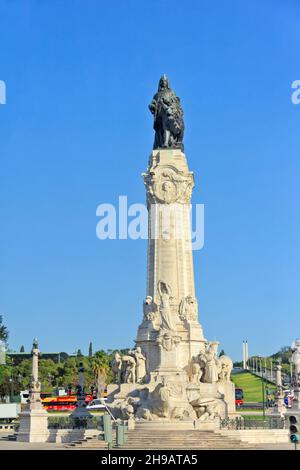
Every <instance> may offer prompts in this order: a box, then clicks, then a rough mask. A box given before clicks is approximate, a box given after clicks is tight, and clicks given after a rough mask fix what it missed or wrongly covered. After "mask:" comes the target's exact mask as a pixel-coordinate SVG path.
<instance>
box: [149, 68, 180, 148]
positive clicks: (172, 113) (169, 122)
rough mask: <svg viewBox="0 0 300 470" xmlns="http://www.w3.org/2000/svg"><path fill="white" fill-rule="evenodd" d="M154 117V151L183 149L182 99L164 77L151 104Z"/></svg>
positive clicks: (164, 76) (150, 107)
mask: <svg viewBox="0 0 300 470" xmlns="http://www.w3.org/2000/svg"><path fill="white" fill-rule="evenodd" d="M149 109H150V111H151V113H152V114H153V116H154V124H153V128H154V130H155V139H154V145H153V148H154V149H158V148H183V144H182V141H183V134H184V122H183V110H182V107H181V103H180V99H179V98H178V96H176V94H175V92H174V91H173V90H171V88H170V86H169V80H168V78H167V76H166V75H163V76H162V77H161V78H160V80H159V84H158V91H157V93H156V94H155V95H154V97H153V100H152V101H151V103H150V104H149Z"/></svg>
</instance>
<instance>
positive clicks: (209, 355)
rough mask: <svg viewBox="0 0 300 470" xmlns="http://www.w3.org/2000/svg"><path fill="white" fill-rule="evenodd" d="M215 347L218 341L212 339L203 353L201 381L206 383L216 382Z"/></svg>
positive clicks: (216, 362) (216, 363)
mask: <svg viewBox="0 0 300 470" xmlns="http://www.w3.org/2000/svg"><path fill="white" fill-rule="evenodd" d="M217 347H218V343H217V342H216V341H212V342H211V343H209V345H208V347H207V351H206V355H205V370H204V377H203V381H204V382H206V383H210V384H212V383H215V382H218V379H219V376H218V360H217Z"/></svg>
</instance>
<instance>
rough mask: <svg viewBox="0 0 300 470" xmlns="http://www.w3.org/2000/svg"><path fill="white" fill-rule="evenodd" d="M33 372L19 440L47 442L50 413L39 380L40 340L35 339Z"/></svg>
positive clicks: (21, 415)
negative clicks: (45, 406) (42, 399)
mask: <svg viewBox="0 0 300 470" xmlns="http://www.w3.org/2000/svg"><path fill="white" fill-rule="evenodd" d="M31 352H32V374H31V381H30V390H29V399H28V403H27V406H26V410H25V411H23V412H21V413H20V415H19V417H20V427H19V431H18V434H17V441H20V442H47V441H48V439H49V431H48V413H47V411H46V410H45V409H44V408H43V405H42V402H41V383H40V381H39V372H38V371H39V369H38V360H39V355H40V350H39V348H38V342H37V340H36V339H34V340H33V347H32V351H31Z"/></svg>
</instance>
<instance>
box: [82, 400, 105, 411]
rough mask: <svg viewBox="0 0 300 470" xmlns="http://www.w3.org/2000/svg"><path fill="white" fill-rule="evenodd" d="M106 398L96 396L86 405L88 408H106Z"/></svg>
mask: <svg viewBox="0 0 300 470" xmlns="http://www.w3.org/2000/svg"><path fill="white" fill-rule="evenodd" d="M105 400H106V399H105V398H101V399H98V398H95V399H94V400H92V401H90V402H89V404H88V405H87V406H86V409H87V410H105V404H104V402H105Z"/></svg>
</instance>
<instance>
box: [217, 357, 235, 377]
mask: <svg viewBox="0 0 300 470" xmlns="http://www.w3.org/2000/svg"><path fill="white" fill-rule="evenodd" d="M232 368H233V362H232V360H231V359H230V357H229V356H226V355H225V354H224V355H223V356H220V357H219V359H218V378H219V381H221V382H230V374H231V371H232Z"/></svg>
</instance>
